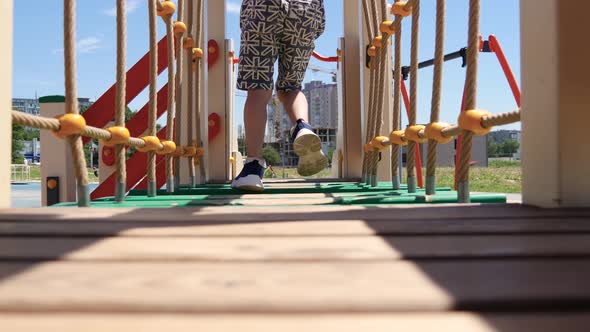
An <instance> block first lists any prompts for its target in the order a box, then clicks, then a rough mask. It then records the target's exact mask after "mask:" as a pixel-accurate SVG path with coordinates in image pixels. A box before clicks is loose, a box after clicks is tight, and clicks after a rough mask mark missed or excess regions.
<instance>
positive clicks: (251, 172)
mask: <svg viewBox="0 0 590 332" xmlns="http://www.w3.org/2000/svg"><path fill="white" fill-rule="evenodd" d="M264 166H266V165H264ZM264 170H265V168H264V167H263V166H262V165H260V163H259V162H258V160H256V159H255V160H252V161H250V162H247V163H245V164H244V168H242V171H241V172H240V174H239V175H238V176H237V177H236V178H235V179H234V180H233V181H232V183H231V187H232V188H234V189H239V190H246V191H258V192H260V191H263V190H264V185H263V184H262V177H263V176H264Z"/></svg>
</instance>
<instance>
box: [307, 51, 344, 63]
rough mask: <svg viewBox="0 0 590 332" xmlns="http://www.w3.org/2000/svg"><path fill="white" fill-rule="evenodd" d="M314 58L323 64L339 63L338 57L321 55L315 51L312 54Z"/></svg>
mask: <svg viewBox="0 0 590 332" xmlns="http://www.w3.org/2000/svg"><path fill="white" fill-rule="evenodd" d="M312 55H313V57H314V58H316V59H317V60H320V61H322V62H338V60H339V59H338V57H337V56H325V55H321V54H319V53H318V52H316V51H313V53H312Z"/></svg>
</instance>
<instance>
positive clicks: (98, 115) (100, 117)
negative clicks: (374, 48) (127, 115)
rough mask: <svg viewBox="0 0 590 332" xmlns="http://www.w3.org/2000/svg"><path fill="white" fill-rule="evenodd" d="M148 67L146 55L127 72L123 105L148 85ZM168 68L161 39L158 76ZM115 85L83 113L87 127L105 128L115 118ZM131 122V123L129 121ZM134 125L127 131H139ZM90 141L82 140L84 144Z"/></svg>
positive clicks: (165, 39)
mask: <svg viewBox="0 0 590 332" xmlns="http://www.w3.org/2000/svg"><path fill="white" fill-rule="evenodd" d="M149 65H150V55H149V52H148V53H146V54H145V55H144V56H143V57H142V58H141V59H140V60H139V61H138V62H137V63H136V64H135V65H134V66H133V67H131V69H129V71H127V86H126V89H125V91H126V95H125V103H126V104H128V103H130V102H131V101H132V100H133V99H135V97H137V95H139V94H140V93H141V91H143V90H144V89H145V88H146V87H147V86H148V84H149V81H150V78H149ZM167 67H168V39H167V38H166V37H164V38H162V40H160V42H159V43H158V74H160V73H162V72H163V71H164V69H166V68H167ZM116 91H117V84H116V83H115V84H113V85H112V86H111V87H110V88H109V89H108V90H107V91H106V92H105V93H104V94H103V95H102V96H100V98H98V99H97V100H96V102H95V103H94V104H92V106H90V107H89V108H88V110H86V112H84V118H85V119H86V123H87V124H88V125H89V126H94V127H98V128H102V127H104V126H106V125H107V124H108V123H109V122H110V121H112V120H113V118H114V117H115V95H116ZM130 122H131V121H130ZM133 126H134V124H133V123H130V124H128V125H127V128H129V130H130V131H131V130H140V131H142V130H141V128H135V127H133ZM143 129H145V128H143ZM89 141H90V139H89V138H85V139H84V144H86V143H88V142H89Z"/></svg>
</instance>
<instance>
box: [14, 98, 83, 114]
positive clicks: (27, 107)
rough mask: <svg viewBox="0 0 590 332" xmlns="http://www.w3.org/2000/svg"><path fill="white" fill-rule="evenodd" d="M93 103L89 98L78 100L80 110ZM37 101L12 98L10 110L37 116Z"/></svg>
mask: <svg viewBox="0 0 590 332" xmlns="http://www.w3.org/2000/svg"><path fill="white" fill-rule="evenodd" d="M92 104H93V103H92V102H91V101H90V98H78V105H79V106H80V108H88V107H90V105H92ZM39 108H40V106H39V99H37V98H31V99H29V98H12V109H13V110H15V111H19V112H24V113H28V114H33V115H39Z"/></svg>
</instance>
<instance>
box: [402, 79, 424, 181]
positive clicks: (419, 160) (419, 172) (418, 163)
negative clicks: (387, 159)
mask: <svg viewBox="0 0 590 332" xmlns="http://www.w3.org/2000/svg"><path fill="white" fill-rule="evenodd" d="M401 85H402V96H403V98H404V105H405V107H406V114H407V116H408V117H409V116H410V96H409V95H408V89H407V88H406V82H405V81H404V80H402V84H401ZM415 151H416V177H417V178H418V187H420V188H424V180H423V178H422V154H421V153H420V144H416V150H415ZM400 162H402V163H403V160H400ZM400 176H401V174H400Z"/></svg>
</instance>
